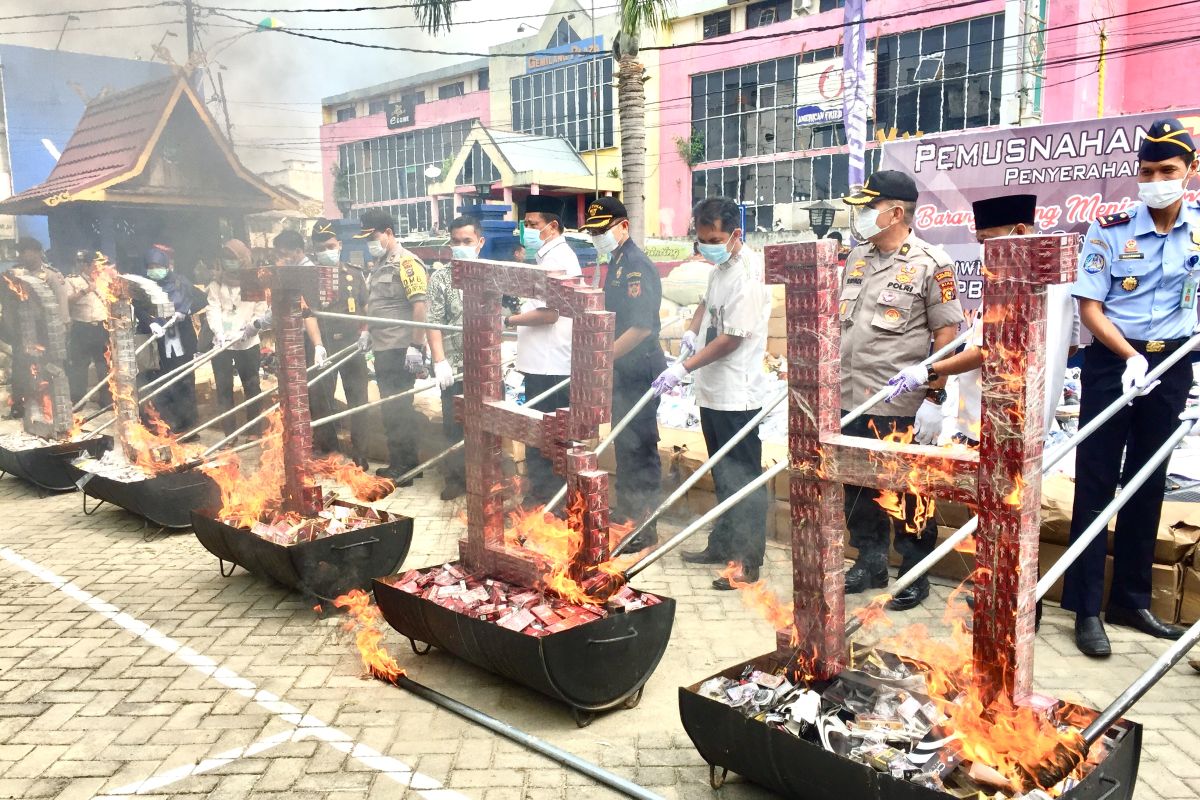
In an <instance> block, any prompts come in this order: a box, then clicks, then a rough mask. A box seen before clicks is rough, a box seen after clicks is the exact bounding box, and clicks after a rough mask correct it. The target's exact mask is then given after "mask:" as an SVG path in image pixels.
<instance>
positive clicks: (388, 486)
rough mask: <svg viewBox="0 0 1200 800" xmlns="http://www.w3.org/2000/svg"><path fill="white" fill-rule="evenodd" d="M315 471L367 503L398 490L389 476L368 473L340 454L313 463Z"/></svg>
mask: <svg viewBox="0 0 1200 800" xmlns="http://www.w3.org/2000/svg"><path fill="white" fill-rule="evenodd" d="M312 469H313V472H315V473H317V474H318V475H322V476H324V477H327V478H329V479H331V480H334V481H336V482H337V483H338V484H340V485H342V486H345V487H346V488H348V489H349V490H350V491H351V492H352V493H353V494H354V496H355V497H356V498H358V499H359V500H362V501H363V502H365V503H373V502H375V501H376V500H382V499H383V498H385V497H387V496H388V495H389V494H391V493H392V492H394V491H395V490H396V484H394V483H392V482H391V481H389V480H388V479H387V478H378V477H376V476H374V475H368V474H367V473H365V472H363V470H362V468H361V467H359V466H358V465H357V464H355V463H354V462H353V461H350V460H349V459H347V458H345V457H344V456H340V455H333V456H329V457H328V458H325V459H322V460H320V461H314V462H313V464H312Z"/></svg>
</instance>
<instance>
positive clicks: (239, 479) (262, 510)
mask: <svg viewBox="0 0 1200 800" xmlns="http://www.w3.org/2000/svg"><path fill="white" fill-rule="evenodd" d="M258 463H259V468H258V472H257V473H255V475H254V479H253V480H247V479H246V477H244V476H243V475H242V464H241V459H239V458H238V457H237V456H229V457H227V458H222V459H221V460H219V461H215V462H209V463H208V464H204V465H202V466H201V467H200V469H201V471H203V472H204V474H206V475H208V476H209V477H210V478H212V479H213V482H214V483H216V484H217V488H218V489H220V491H221V512H220V515H219V516H220V518H221V519H222V520H223V521H225V522H226V523H227V524H229V525H233V526H234V527H238V528H249V527H251V526H253V525H254V523H256V522H258V521H259V520H261V519H263V518H264V517H266V516H267V515H268V514H271V513H275V512H277V511H278V510H279V507H280V505H281V504H282V502H283V488H282V487H283V484H284V474H285V473H284V463H283V415H282V414H281V413H280V412H279V411H275V412H274V413H272V414H270V415H268V417H267V432H266V434H265V435H264V436H263V447H262V454H261V456H260V458H259V462H258Z"/></svg>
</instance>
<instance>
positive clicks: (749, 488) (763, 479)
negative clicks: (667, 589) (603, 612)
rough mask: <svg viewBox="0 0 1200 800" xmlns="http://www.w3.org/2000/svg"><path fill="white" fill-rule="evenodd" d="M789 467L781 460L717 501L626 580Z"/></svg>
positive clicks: (639, 564) (633, 569) (627, 574)
mask: <svg viewBox="0 0 1200 800" xmlns="http://www.w3.org/2000/svg"><path fill="white" fill-rule="evenodd" d="M787 468H788V462H786V461H780V462H779V463H778V464H776V465H774V466H773V467H771V468H770V469H768V470H767V471H766V472H764V473H763V474H762V475H759V476H758V477H757V478H755V479H754V480H752V481H750V482H749V483H747V484H746V485H745V486H743V487H742V488H740V489H738V490H737V491H736V492H734V493H733V494H731V495H730V496H729V497H727V498H725V499H724V500H723V501H722V502H720V503H717V505H715V506H713V507H712V508H711V509H709V510H708V511H707V512H705V513H704V514H703V515H702V516H701V517H700V518H699V519H697V520H696V521H695V522H693V523H692V524H691V525H688V526H687V527H686V528H684V529H683V530H681V531H680V532H679V533H677V534H675V535H674V536H672V537H671V538H670V539H668V540H667V541H666V542H665V543H664V544H662V545H660V546H659V547H657V548H656V549H654V550H653V551H651V552H649V553H647V554H646V555H645V557H643V558H642V559H641V560H640V561H638V562H637V563H636V564H634V565H633V566H631V567H630V568H629V569H627V570H625V580H627V581H629V580H633V578H634V576H636V575H637V574H638V573H639V572H642V571H643V570H645V569H646V568H647V567H649V566H650V565H651V564H653V563H654V562H655V561H658V560H659V559H660V558H662V557H663V556H665V555H666V554H667V553H669V552H671V551H672V550H674V549H675V548H676V547H678V546H679V545H681V544H683V543H684V542H685V541H687V540H688V538H690V537H691V536H692V534H694V533H695V532H696V531H698V530H700V529H701V528H703V527H704V526H705V525H707V524H708V523H710V522H712V521H713V520H715V519H717V518H718V517H720V516H722V515H723V514H725V513H726V512H727V511H729V509H731V508H733V507H734V506H736V505H737V504H738V503H740V502H742V501H743V500H745V499H746V497H748V496H749V495H750V494H751V493H752V492H755V491H757V490H758V489H760V488H762V487H763V486H766V485H767V484H768V483H770V482H771V481H772V480H774V479H775V476H776V475H778V474H779V473H781V472H783V471H784V470H786V469H787Z"/></svg>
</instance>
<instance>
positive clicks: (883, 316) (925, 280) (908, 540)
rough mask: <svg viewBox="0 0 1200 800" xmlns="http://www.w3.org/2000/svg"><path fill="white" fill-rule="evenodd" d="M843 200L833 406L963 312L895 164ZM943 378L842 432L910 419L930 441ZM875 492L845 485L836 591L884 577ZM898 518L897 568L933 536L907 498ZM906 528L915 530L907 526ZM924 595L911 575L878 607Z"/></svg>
mask: <svg viewBox="0 0 1200 800" xmlns="http://www.w3.org/2000/svg"><path fill="white" fill-rule="evenodd" d="M843 200H844V201H845V202H846V203H847V204H848V205H850V206H852V207H854V209H855V217H854V221H853V228H854V234H855V238H856V239H857V240H858V241H860V242H863V244H860V245H859V246H858V247H856V248H854V250H852V251H851V252H850V255H849V256H848V257H847V258H846V267H845V270H844V271H843V277H842V287H841V294H840V298H839V303H838V314H839V317H840V319H841V329H842V344H841V353H842V370H841V372H842V414H843V415H845V414H846V413H847V412H848V411H849V410H850V409H852V408H854V407H855V406H857V405H859V404H860V403H862V402H863V401H864V400H866V399H867V398H869V397H870V396H871V395H873V394H875V393H876V392H877V391H879V389H880V388H881V387H883V386H885V385H886V384H887V383H888V381H889V379H891V378H892V377H893V376H894V375H895V372H896V367H897V365H905V364H916V363H918V362H920V361H922V360H923V359H924V358H925V357H926V356H928V355H929V351H930V339H931V338H932V340H933V346H934V348H935V349H938V348H941V347H943V346H944V345H946V344H949V343H950V341H951V340H953V339H954V336H955V334H956V332H957V329H958V325H959V324H960V323H962V322H963V311H962V306H961V305H959V302H958V291H957V284H956V282H955V277H954V262H953V261H951V260H950V257H949V256H948V255H947V254H946V252H945V251H944V250H942V249H941V248H939V247H935V246H933V245H931V244H929V243H927V242H925V241H922V240H921V239H919V238H917V236H916V234H914V233H913V230H912V217H913V212H914V211H915V210H916V204H917V185H916V183H915V182H914V181H913V179H912V178H911V177H910V176H908V175H905V174H904V173H902V172H897V171H894V170H884V171H881V172H876V173H874V174H873V175H871V176H870V177H869V178H868V179H867V182H866V185H865V186H863V188H862V189H861V190H860V191H858V192H856V193H855V194H852V195H850V196H848V197H845V198H843ZM944 386H945V378H943V377H940V376H939V377H936V378H933V379H932V380H930V381H929V383H928V388H927V390H926V391H925V392H923V393H915V394H908V395H903V396H900V397H897V398H896V399H895V400H894V401H892V403H890V404H887V403H879V404H878V405H876V406H875V407H874V408H872V409H869V410H868V413H867V414H864V415H862V416H860V417H859V418H858V419H855V420H852V421H851V422H850V423H848V424H847V425H846V426H845V427H844V428H843V429H842V433H844V434H846V435H849V436H862V437H867V438H872V439H874V438H878V437H882V436H886V435H887V434H889V433H891V432H892V431H896V432H899V433H903V432H905V431H907V430H908V429H909V428H912V430H913V433H914V438H915V441H917V442H918V443H920V444H934V443H936V441H937V438H938V435H939V433H940V432H941V427H942V414H943V412H942V407H941V404H942V402H943V401H944V400H945V396H946V392H945V389H944V388H943V387H944ZM878 498H879V492H878V491H876V490H874V489H866V488H863V487H860V486H847V487H846V488H845V508H846V527H847V528H848V529H849V531H850V543H851V544H852V545H853V546H854V547H856V548H858V560H857V561H855V563H854V566H853V567H851V568H850V569H849V571H847V573H846V592H847V593H849V594H857V593H859V592H862V591H864V590H866V589H868V588H882V587H884V586H887V582H888V571H887V567H888V536H889V532H890V530H891V529H892V527H893V519H892V517H890V516H889V515H888V513H887V512H886V511H884V509H883V508H882V507H881V506H880V505H879V503H878V502H876V501H877V499H878ZM904 507H905V515H904V516H905V518H904V520H903V521H901V520H895V521H894V522H895V525H896V528H897V530H896V537H895V546H896V550H897V551H898V552H899V553H900V556H901V559H902V561H901V567H900V571H901V573H903V572H906V571H908V570H909V569H911V568H912V567H913V566H915V565H916V564H917V562H918V561H920V560H921V559H922V558H924V557H925V556H926V555H927V554H928V553H929V552H930V551H931V550H933V548H934V546H935V545H936V544H937V524H936V522H935V520H934V519H933V518H932V515H931V516H930V518H928V519H926V520H925V521H924V524H923V525H922V526H921V529H920V530H919V531H916V527H917V525H916V522H917V520H916V519H915V510H916V498H914V497H912V496H911V495H905V497H904ZM913 531H915V533H914V532H913ZM928 596H929V581H928V580H927V579H925V578H921V579H920V580H919V581H917V582H916V583H914V584H913V585H912V586H910V587H909V588H907V589H905V590H904V591H902V592H900V593H899V594H897V595H896V596H895V597H894V598H893V599H892V601H891V602H890V603H888V608H890V609H892V610H895V611H903V610H906V609H910V608H914V607H916V606H917V605H919V604H920V603H921V601H922V600H924V599H925V598H926V597H928Z"/></svg>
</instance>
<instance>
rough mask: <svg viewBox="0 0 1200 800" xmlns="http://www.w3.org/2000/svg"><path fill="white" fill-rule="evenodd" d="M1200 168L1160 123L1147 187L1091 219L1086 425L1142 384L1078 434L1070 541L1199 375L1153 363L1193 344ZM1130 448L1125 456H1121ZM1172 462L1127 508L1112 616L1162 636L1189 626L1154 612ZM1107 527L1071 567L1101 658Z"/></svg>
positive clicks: (1077, 602)
mask: <svg viewBox="0 0 1200 800" xmlns="http://www.w3.org/2000/svg"><path fill="white" fill-rule="evenodd" d="M1195 177H1196V146H1195V143H1194V142H1193V141H1192V137H1191V136H1190V135H1189V134H1188V132H1187V129H1186V128H1184V127H1183V125H1181V124H1180V122H1179V120H1176V119H1162V120H1158V121H1157V122H1155V123H1154V124H1153V125H1151V126H1150V130H1149V131H1148V132H1147V135H1146V139H1145V141H1144V142H1143V143H1142V145H1141V147H1140V148H1139V149H1138V176H1137V187H1138V197H1139V199H1140V200H1141V201H1142V202H1141V203H1139V204H1138V205H1136V206H1135V207H1134V208H1133V209H1132V210H1131V211H1130V212H1128V213H1122V214H1114V215H1112V216H1108V217H1104V218H1102V219H1099V220H1097V221H1096V222H1093V223H1092V226H1091V228H1089V229H1088V232H1087V237H1086V239H1085V241H1084V245H1083V253H1082V255H1081V259H1080V262H1079V265H1080V266H1079V274H1078V277H1077V279H1076V281H1075V287H1074V293H1075V297H1077V298H1078V299H1079V315H1080V318H1081V319H1082V321H1083V324H1084V325H1085V326H1087V329H1088V330H1089V331H1091V332H1092V335H1093V336H1094V337H1095V341H1094V342H1093V343H1092V344H1091V345H1090V346H1089V347H1088V348H1087V349H1086V350H1085V351H1084V352H1085V355H1084V363H1083V371H1082V375H1081V386H1080V394H1081V397H1080V409H1079V424H1080V425H1086V424H1087V423H1088V421H1089V420H1091V419H1094V418H1095V417H1096V416H1098V415H1099V414H1100V412H1102V411H1103V410H1104V409H1105V408H1107V407H1108V406H1109V405H1111V404H1112V402H1113V401H1114V400H1116V399H1117V398H1118V397H1120V396H1121V395H1122V394H1124V393H1125V392H1127V391H1129V390H1130V389H1132V388H1135V387H1136V388H1140V389H1144V390H1145V391H1144V392H1143V394H1142V396H1141V397H1138V398H1136V399H1135V400H1134V401H1133V402H1132V403H1131V404H1130V405H1129V406H1127V407H1125V408H1122V409H1121V410H1120V411H1119V412H1117V415H1116V416H1114V417H1113V418H1112V419H1110V420H1109V421H1108V422H1106V423H1105V424H1104V425H1103V426H1102V427H1101V428H1100V429H1099V430H1098V431H1096V433H1095V434H1093V435H1092V436H1091V437H1090V438H1088V439H1087V440H1085V441H1084V442H1082V443H1081V444H1080V445H1079V450H1078V453H1077V454H1076V456H1075V504H1074V508H1073V512H1072V519H1071V541H1075V539H1076V538H1077V537H1078V536H1079V535H1080V534H1081V533H1082V532H1083V530H1084V528H1086V527H1087V526H1088V525H1089V524H1090V523H1091V522H1092V521H1093V520H1094V519H1095V518H1096V516H1097V515H1098V514H1099V513H1100V511H1101V509H1103V508H1104V506H1105V505H1107V504H1108V503H1109V501H1111V500H1112V499H1113V493H1114V492H1115V490H1116V488H1117V485H1118V483H1121V484H1123V483H1125V482H1127V481H1128V479H1129V478H1130V477H1132V476H1133V474H1134V473H1135V472H1137V471H1138V470H1139V469H1141V467H1142V466H1144V465H1145V464H1146V462H1147V461H1148V460H1149V459H1150V456H1151V455H1152V454H1153V453H1154V451H1155V450H1157V449H1158V448H1159V447H1161V446H1162V445H1163V443H1164V442H1165V441H1166V440H1167V438H1168V437H1169V436H1170V434H1171V432H1172V431H1173V430H1174V429H1175V428H1176V427H1178V425H1179V422H1178V418H1179V414H1180V413H1181V412H1182V411H1183V409H1184V405H1185V403H1186V402H1187V396H1188V390H1189V388H1190V387H1191V384H1192V365H1191V363H1190V361H1189V360H1188V359H1186V358H1185V359H1183V360H1182V361H1180V362H1179V363H1178V364H1176V365H1175V366H1174V367H1172V368H1171V369H1169V370H1168V371H1167V372H1166V373H1165V374H1163V376H1162V378H1161V379H1160V380H1159V381H1156V382H1155V383H1153V384H1148V382H1147V380H1146V373H1147V372H1149V371H1150V370H1151V369H1153V367H1154V366H1155V365H1157V364H1158V363H1160V362H1161V361H1162V360H1163V359H1165V358H1166V357H1167V356H1168V355H1170V354H1171V353H1172V352H1174V351H1175V350H1177V349H1178V348H1179V347H1181V346H1182V345H1183V343H1184V342H1185V341H1186V340H1187V338H1188V337H1189V336H1190V335H1191V333H1192V331H1193V329H1194V328H1195V327H1196V289H1197V283H1198V282H1200V209H1197V208H1196V207H1195V206H1192V205H1188V204H1187V203H1185V201H1184V198H1183V195H1184V189H1185V188H1186V186H1187V184H1188V182H1189V181H1191V180H1192V179H1193V178H1195ZM1122 454H1124V464H1123V465H1122ZM1166 474H1167V465H1166V464H1165V463H1164V464H1162V465H1161V466H1160V467H1159V468H1158V469H1157V470H1156V471H1155V472H1154V474H1153V475H1152V476H1151V477H1150V480H1148V481H1147V482H1146V483H1145V484H1144V485H1143V486H1142V488H1141V489H1139V490H1138V491H1137V492H1136V493H1135V494H1134V495H1133V498H1132V499H1131V500H1130V501H1129V503H1128V504H1127V505H1126V506H1125V507H1124V508H1123V509H1122V510H1121V512H1120V514H1118V515H1117V529H1116V537H1115V539H1114V541H1113V580H1112V589H1111V591H1110V592H1109V596H1108V607H1107V610H1106V613H1105V619H1106V620H1107V621H1108V622H1109V623H1111V624H1113V625H1123V626H1126V627H1130V628H1135V629H1137V630H1139V631H1142V632H1143V633H1148V634H1150V635H1151V636H1157V637H1159V638H1162V639H1178V638H1179V637H1180V636H1182V635H1183V628H1180V627H1178V626H1176V625H1168V624H1166V623H1164V622H1163V621H1162V620H1160V619H1158V618H1157V617H1156V616H1155V615H1154V614H1152V613H1151V612H1150V574H1151V564H1152V562H1153V558H1154V540H1155V534H1156V531H1157V530H1158V522H1159V516H1160V515H1161V513H1162V499H1163V489H1164V486H1165V482H1166ZM1105 539H1106V537H1104V536H1100V537H1098V538H1097V539H1096V541H1094V542H1093V543H1092V545H1091V546H1090V547H1088V548H1087V549H1086V550H1085V551H1084V552H1083V554H1082V555H1081V556H1080V558H1079V559H1078V560H1077V561H1076V562H1075V563H1074V564H1073V565H1071V568H1070V569H1069V570H1068V571H1067V575H1066V581H1065V583H1064V584H1063V598H1062V606H1063V608H1065V609H1069V610H1071V611H1074V612H1075V644H1076V646H1077V647H1078V648H1079V649H1080V651H1081V652H1083V653H1085V654H1087V655H1089V656H1096V657H1105V656H1108V655H1109V654H1111V652H1112V648H1111V647H1110V646H1109V642H1108V636H1107V634H1105V632H1104V625H1103V623H1101V621H1100V606H1101V602H1102V599H1103V592H1104V555H1105V548H1106V542H1105Z"/></svg>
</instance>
